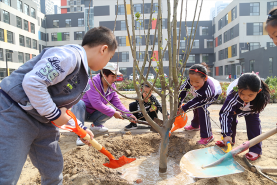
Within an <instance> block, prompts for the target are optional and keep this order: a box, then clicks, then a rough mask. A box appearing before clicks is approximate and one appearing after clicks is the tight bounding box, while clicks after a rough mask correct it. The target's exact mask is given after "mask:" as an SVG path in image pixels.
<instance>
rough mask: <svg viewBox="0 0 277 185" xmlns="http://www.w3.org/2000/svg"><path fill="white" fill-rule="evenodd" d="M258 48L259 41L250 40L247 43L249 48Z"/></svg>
mask: <svg viewBox="0 0 277 185" xmlns="http://www.w3.org/2000/svg"><path fill="white" fill-rule="evenodd" d="M259 48H260V43H259V42H250V43H249V50H250V51H252V50H255V49H259Z"/></svg>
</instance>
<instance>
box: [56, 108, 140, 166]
mask: <svg viewBox="0 0 277 185" xmlns="http://www.w3.org/2000/svg"><path fill="white" fill-rule="evenodd" d="M66 113H67V114H68V115H69V116H70V117H71V118H73V120H74V121H75V127H74V126H70V125H63V126H57V125H56V124H54V122H52V123H53V124H54V125H55V126H57V127H59V128H61V129H64V130H68V131H70V132H74V133H75V134H77V135H78V136H80V137H81V138H83V139H84V140H88V141H89V143H90V144H91V145H92V146H93V147H94V148H96V149H97V150H98V151H99V152H101V153H102V154H104V155H106V156H107V157H108V158H109V160H110V162H109V163H105V164H103V165H104V166H106V167H108V168H113V169H114V168H119V167H121V166H123V165H125V164H128V163H131V162H133V161H134V160H136V158H127V157H125V156H121V157H120V158H119V159H118V160H116V159H115V157H114V156H113V155H112V154H111V153H110V152H109V151H108V150H106V149H105V148H104V147H103V146H102V145H101V144H99V143H98V142H97V141H96V140H95V139H91V138H90V135H89V134H87V132H86V131H85V130H84V129H82V128H80V127H79V125H78V122H77V119H76V117H75V115H74V114H73V113H72V112H71V111H70V110H67V111H66Z"/></svg>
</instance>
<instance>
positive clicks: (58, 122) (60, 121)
mask: <svg viewBox="0 0 277 185" xmlns="http://www.w3.org/2000/svg"><path fill="white" fill-rule="evenodd" d="M60 110H61V115H60V117H59V118H58V119H56V120H54V121H53V122H54V123H55V124H56V125H58V126H62V125H64V124H66V123H67V122H68V121H69V120H70V119H71V117H70V116H69V115H68V114H67V113H66V110H67V108H65V107H62V108H60Z"/></svg>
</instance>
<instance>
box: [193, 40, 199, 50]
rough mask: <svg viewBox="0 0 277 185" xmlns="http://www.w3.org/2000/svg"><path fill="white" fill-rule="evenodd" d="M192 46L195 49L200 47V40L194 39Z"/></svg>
mask: <svg viewBox="0 0 277 185" xmlns="http://www.w3.org/2000/svg"><path fill="white" fill-rule="evenodd" d="M192 48H193V49H197V48H199V40H194V42H193V45H192Z"/></svg>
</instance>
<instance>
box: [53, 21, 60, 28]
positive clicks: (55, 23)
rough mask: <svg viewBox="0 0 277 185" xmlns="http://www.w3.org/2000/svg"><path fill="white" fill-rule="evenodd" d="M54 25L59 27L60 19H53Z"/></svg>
mask: <svg viewBox="0 0 277 185" xmlns="http://www.w3.org/2000/svg"><path fill="white" fill-rule="evenodd" d="M53 27H54V28H58V27H59V20H53Z"/></svg>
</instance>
